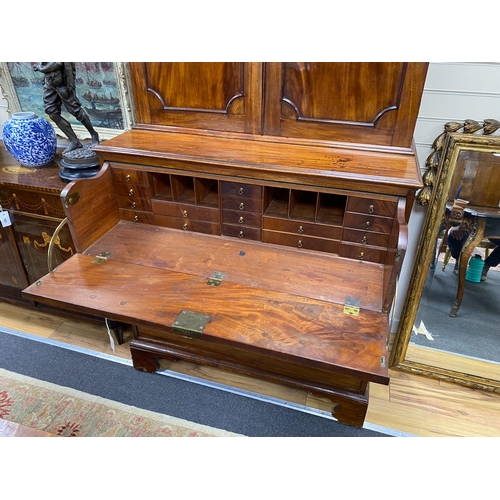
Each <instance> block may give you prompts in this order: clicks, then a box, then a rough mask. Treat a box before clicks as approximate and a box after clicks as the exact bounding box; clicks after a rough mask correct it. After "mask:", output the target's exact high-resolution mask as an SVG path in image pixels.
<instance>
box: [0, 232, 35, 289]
mask: <svg viewBox="0 0 500 500" xmlns="http://www.w3.org/2000/svg"><path fill="white" fill-rule="evenodd" d="M0 285H5V286H8V287H14V288H17V289H19V290H22V289H23V288H26V287H27V286H28V285H29V283H28V280H27V278H26V273H25V272H24V267H23V263H22V260H21V258H20V256H19V253H18V252H17V247H16V242H15V240H14V236H13V234H12V226H7V227H5V228H4V227H2V226H0Z"/></svg>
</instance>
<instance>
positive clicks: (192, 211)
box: [151, 200, 220, 223]
mask: <svg viewBox="0 0 500 500" xmlns="http://www.w3.org/2000/svg"><path fill="white" fill-rule="evenodd" d="M151 207H152V209H153V213H155V214H158V215H169V216H171V217H182V218H183V219H191V220H201V221H205V222H216V223H219V222H220V219H219V210H218V209H217V208H207V207H199V206H196V205H191V204H189V203H175V202H170V201H163V200H151Z"/></svg>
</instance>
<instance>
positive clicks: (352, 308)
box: [344, 297, 361, 316]
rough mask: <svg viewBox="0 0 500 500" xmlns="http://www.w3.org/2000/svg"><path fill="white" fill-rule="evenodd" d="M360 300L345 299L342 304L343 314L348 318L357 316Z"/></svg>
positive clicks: (353, 298)
mask: <svg viewBox="0 0 500 500" xmlns="http://www.w3.org/2000/svg"><path fill="white" fill-rule="evenodd" d="M360 306H361V300H360V299H357V298H355V297H346V298H345V302H344V314H348V315H349V316H359V308H360Z"/></svg>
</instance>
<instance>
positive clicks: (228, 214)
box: [222, 210, 262, 228]
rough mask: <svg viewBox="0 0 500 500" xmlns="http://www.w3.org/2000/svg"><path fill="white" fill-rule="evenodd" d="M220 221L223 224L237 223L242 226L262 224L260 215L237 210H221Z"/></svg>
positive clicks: (259, 225) (258, 225)
mask: <svg viewBox="0 0 500 500" xmlns="http://www.w3.org/2000/svg"><path fill="white" fill-rule="evenodd" d="M222 222H223V223H224V224H239V225H242V226H249V227H258V228H260V227H261V225H262V215H261V214H255V213H252V212H243V213H242V212H241V211H239V210H223V211H222Z"/></svg>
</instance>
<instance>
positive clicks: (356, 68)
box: [131, 62, 427, 150]
mask: <svg viewBox="0 0 500 500" xmlns="http://www.w3.org/2000/svg"><path fill="white" fill-rule="evenodd" d="M426 72H427V63H404V62H400V63H376V62H370V63H347V62H346V63H326V62H322V63H301V62H288V63H283V62H277V63H237V62H231V63H229V62H227V63H224V62H219V63H210V62H206V63H167V62H163V63H159V62H154V63H131V74H132V83H133V91H134V98H135V105H136V116H137V122H138V125H137V127H138V128H151V129H157V128H164V127H169V128H170V127H182V128H191V129H202V130H207V131H224V132H239V133H245V134H252V135H265V136H274V137H275V138H276V137H281V138H283V139H284V140H285V139H286V140H290V139H292V140H293V139H296V140H300V141H303V140H314V141H325V142H342V143H356V144H365V145H368V146H382V147H388V148H395V149H403V150H404V149H409V148H410V147H411V142H412V137H413V131H414V128H415V123H416V119H417V114H418V110H419V106H420V99H421V95H422V91H423V87H424V82H425V76H426Z"/></svg>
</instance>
